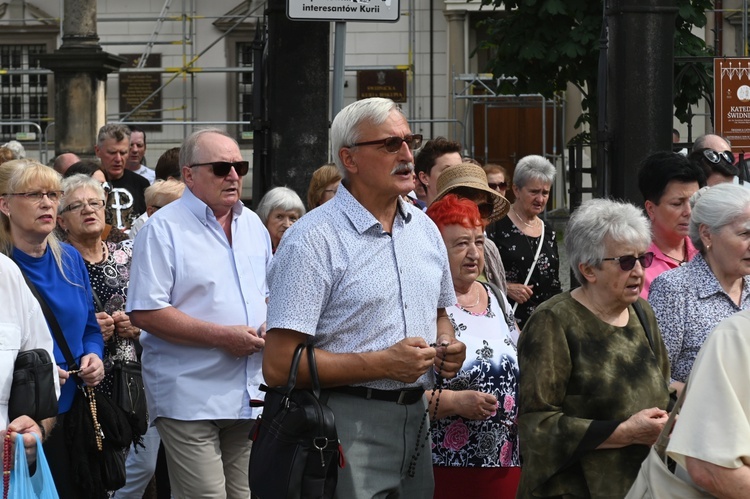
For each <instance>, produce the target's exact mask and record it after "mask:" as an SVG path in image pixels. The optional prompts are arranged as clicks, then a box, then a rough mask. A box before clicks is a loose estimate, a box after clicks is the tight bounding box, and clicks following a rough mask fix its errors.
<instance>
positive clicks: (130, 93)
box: [120, 54, 162, 132]
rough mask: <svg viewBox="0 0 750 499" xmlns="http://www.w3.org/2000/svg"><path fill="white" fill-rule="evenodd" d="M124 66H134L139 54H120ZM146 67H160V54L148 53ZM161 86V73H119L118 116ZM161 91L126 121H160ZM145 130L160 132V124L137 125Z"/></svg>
mask: <svg viewBox="0 0 750 499" xmlns="http://www.w3.org/2000/svg"><path fill="white" fill-rule="evenodd" d="M120 55H121V56H122V57H124V58H126V59H127V62H126V63H125V64H124V66H125V67H126V68H134V67H136V66H137V64H138V58H139V57H141V54H120ZM144 66H145V67H147V68H158V67H161V54H149V56H148V58H147V59H146V64H144ZM160 86H161V73H120V116H125V114H127V113H129V112H130V111H132V110H133V109H135V108H136V106H138V105H139V104H141V103H142V102H143V101H144V99H146V98H147V97H148V96H149V95H151V94H152V93H154V92H155V91H156V90H157V89H158V88H159V87H160ZM161 110H162V105H161V92H159V93H157V94H156V95H155V96H153V97H151V98H150V99H149V100H148V102H146V103H145V104H144V105H143V106H141V107H140V108H139V109H138V111H136V112H135V113H133V114H132V115H130V117H129V118H128V121H161V119H162V115H161ZM139 126H140V128H142V129H144V130H145V131H147V132H161V125H139Z"/></svg>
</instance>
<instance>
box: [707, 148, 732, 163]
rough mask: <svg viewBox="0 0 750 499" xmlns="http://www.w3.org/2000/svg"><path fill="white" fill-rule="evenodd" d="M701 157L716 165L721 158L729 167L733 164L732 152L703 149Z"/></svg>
mask: <svg viewBox="0 0 750 499" xmlns="http://www.w3.org/2000/svg"><path fill="white" fill-rule="evenodd" d="M703 155H704V156H705V157H706V159H707V160H709V161H710V162H711V163H713V164H715V165H718V164H719V163H720V162H721V160H722V158H723V159H724V161H726V162H727V163H729V164H730V165H733V164H734V154H732V151H722V152H719V151H714V150H713V149H704V150H703Z"/></svg>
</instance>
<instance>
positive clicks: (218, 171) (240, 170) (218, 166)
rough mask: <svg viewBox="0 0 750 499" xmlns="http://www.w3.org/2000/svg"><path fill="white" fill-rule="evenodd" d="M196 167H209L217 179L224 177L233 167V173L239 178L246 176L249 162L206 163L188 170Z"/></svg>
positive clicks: (192, 166)
mask: <svg viewBox="0 0 750 499" xmlns="http://www.w3.org/2000/svg"><path fill="white" fill-rule="evenodd" d="M196 166H210V167H211V170H212V171H213V172H214V175H216V176H217V177H226V176H227V175H229V172H230V171H232V167H234V171H236V172H237V175H239V176H240V177H244V176H245V175H247V172H248V170H250V162H249V161H209V162H208V163H196V164H194V165H190V168H195V167H196Z"/></svg>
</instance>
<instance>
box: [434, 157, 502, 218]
mask: <svg viewBox="0 0 750 499" xmlns="http://www.w3.org/2000/svg"><path fill="white" fill-rule="evenodd" d="M459 187H468V188H471V189H476V190H479V191H484V192H486V193H487V194H489V195H490V198H491V199H492V205H493V209H492V214H491V215H490V216H489V217H488V218H487V221H488V222H494V221H496V220H500V219H501V218H503V217H504V216H505V215H506V214H507V213H508V210H509V209H510V203H509V202H508V200H507V199H505V198H504V197H503V196H502V195H500V193H499V192H497V191H496V190H493V189H490V186H489V185H487V175H486V174H485V173H484V170H482V167H481V166H477V165H473V164H471V163H461V164H459V165H453V166H449V167H448V168H446V169H445V170H443V173H441V174H440V176H439V177H438V181H437V191H438V195H437V196H436V197H435V200H434V201H433V202H435V201H439V200H440V199H442V198H443V196H445V195H446V194H449V193H450V192H451V191H453V190H454V189H457V188H459Z"/></svg>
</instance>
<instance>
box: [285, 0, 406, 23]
mask: <svg viewBox="0 0 750 499" xmlns="http://www.w3.org/2000/svg"><path fill="white" fill-rule="evenodd" d="M400 14H401V11H400V10H399V0H287V3H286V15H287V17H289V19H292V20H302V21H305V20H307V21H364V22H374V21H381V22H383V21H384V22H396V21H398V18H399V16H400Z"/></svg>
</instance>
